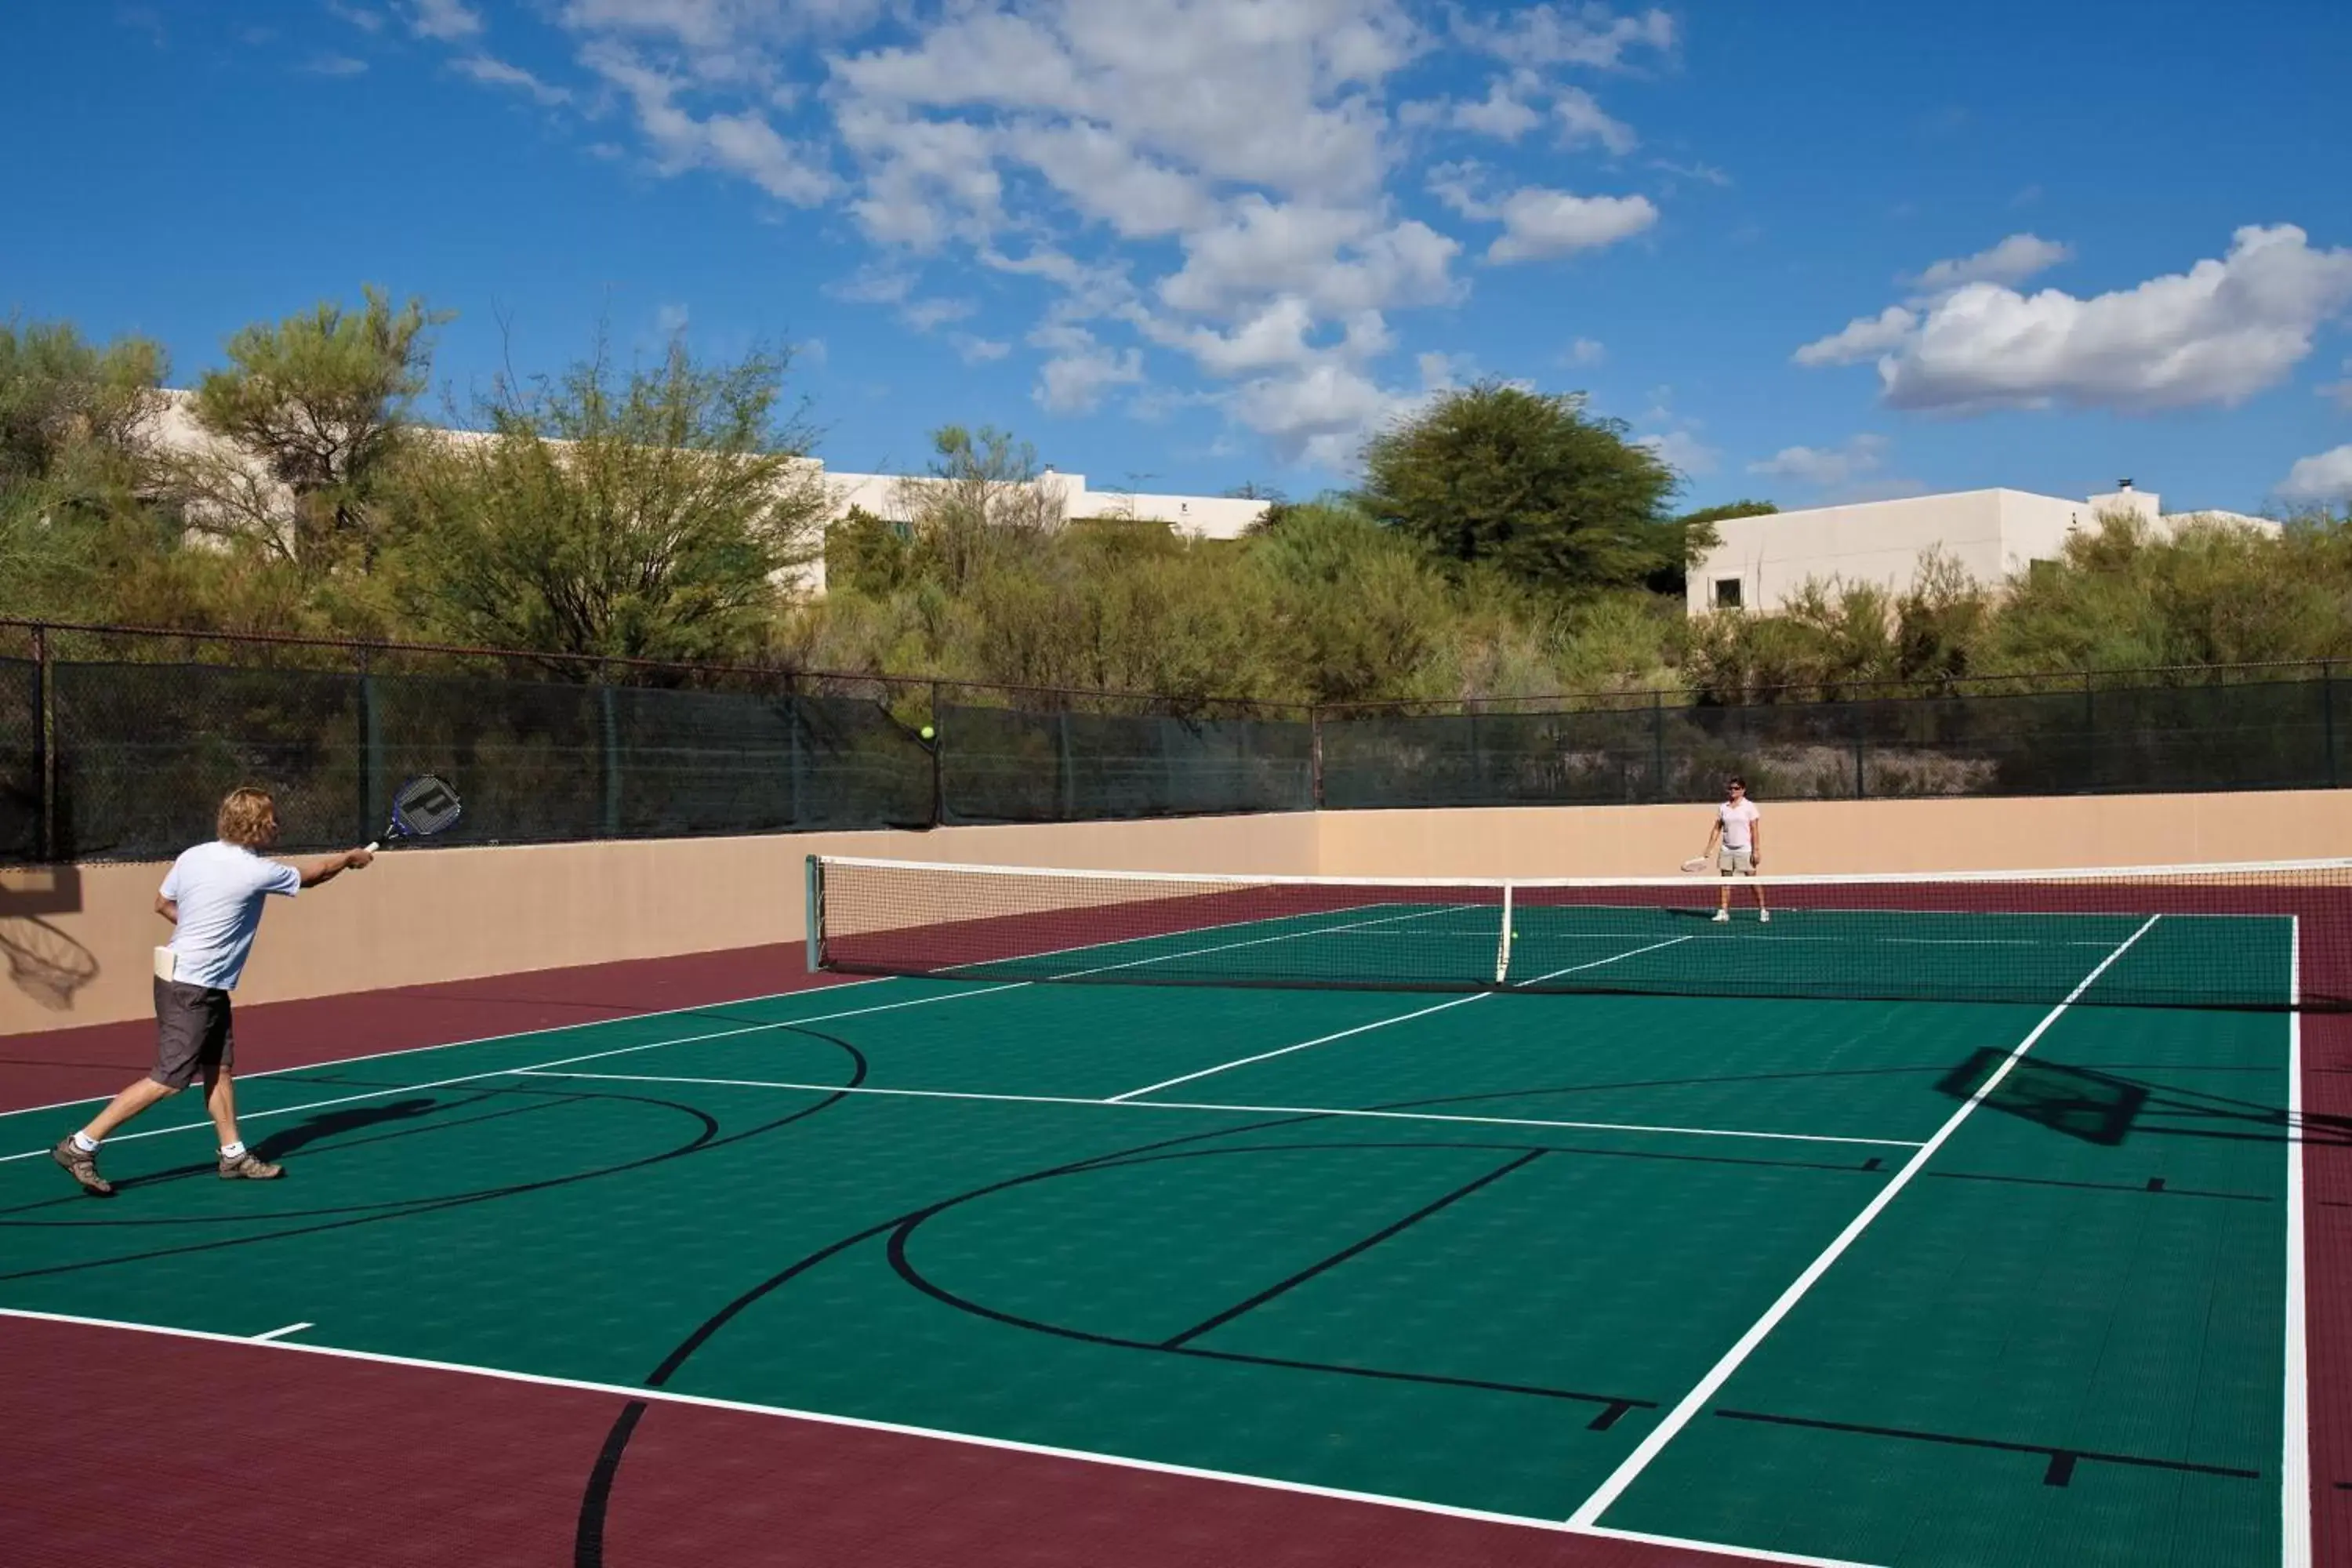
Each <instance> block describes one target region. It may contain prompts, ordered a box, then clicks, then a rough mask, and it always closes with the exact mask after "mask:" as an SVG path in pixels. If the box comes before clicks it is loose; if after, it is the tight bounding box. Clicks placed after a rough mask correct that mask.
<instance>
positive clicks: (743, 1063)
mask: <svg viewBox="0 0 2352 1568" xmlns="http://www.w3.org/2000/svg"><path fill="white" fill-rule="evenodd" d="M1328 918H1330V919H1333V920H1337V919H1339V918H1343V917H1339V916H1333V917H1328ZM1939 918H1940V917H1923V919H1926V920H1927V921H1929V922H1930V924H1932V923H1934V922H1935V921H1937V919H1939ZM1955 918H1958V917H1955ZM2045 923H2046V918H2045ZM1685 929H1686V928H1685ZM1773 929H1774V930H1775V931H1777V930H1778V929H1779V927H1778V924H1777V922H1776V926H1775V928H1773ZM2225 929H2226V934H2225ZM1628 931H1629V934H1628V935H1626V936H1625V937H1624V938H1622V942H1623V950H1624V951H1630V950H1631V949H1633V948H1634V947H1636V946H1639V945H1640V943H1641V940H1642V938H1641V934H1640V933H1639V932H1634V931H1632V930H1631V928H1628ZM1920 933H1921V934H1922V935H1934V934H1935V932H1934V931H1932V930H1929V929H1928V928H1927V926H1922V927H1921V928H1920ZM1243 935H1244V936H1245V935H1246V932H1244V933H1243ZM1220 940H1238V938H1236V937H1235V936H1234V933H1231V932H1225V933H1220ZM1579 940H1580V941H1582V940H1584V938H1583V937H1581V936H1580V938H1579ZM1708 940H1710V941H1714V942H1724V943H1726V944H1730V943H1736V942H1740V941H1743V940H1745V941H1760V940H1764V933H1763V931H1761V930H1760V929H1759V928H1757V927H1755V926H1753V925H1752V924H1748V925H1740V926H1735V927H1734V928H1733V930H1732V931H1731V932H1729V933H1728V934H1727V935H1723V936H1716V935H1713V934H1712V933H1710V936H1709V939H1708ZM1155 941H1161V942H1164V941H1165V939H1155ZM1586 945H1587V946H1588V947H1589V946H1591V943H1590V942H1587V943H1586ZM1682 945H1683V946H1684V947H1686V948H1696V947H1698V945H1699V944H1698V943H1696V942H1689V943H1684V944H1682ZM1923 951H1925V952H1929V953H1931V954H1935V955H1936V956H1933V957H1931V958H1927V959H1921V960H1918V961H1917V962H1921V963H1939V964H1940V963H1949V962H1955V961H1954V960H1951V959H1950V958H1948V956H1945V955H1944V954H1943V952H1942V950H1941V949H1940V948H1937V947H1934V946H1924V947H1923ZM2217 951H2225V952H2227V953H2228V954H2229V955H2230V958H2229V962H2230V963H2231V965H2233V966H2235V967H2236V973H2234V975H2233V977H2232V984H2235V985H2237V986H2239V987H2241V988H2242V990H2243V991H2244V992H2245V993H2247V994H2254V993H2257V992H2259V993H2262V994H2268V995H2270V996H2273V997H2276V998H2279V999H2282V1000H2283V999H2284V997H2285V996H2286V995H2287V994H2288V992H2289V987H2290V985H2291V984H2292V982H2293V977H2292V973H2291V971H2292V965H2293V962H2294V960H2293V953H2294V937H2293V932H2292V922H2291V921H2287V920H2285V919H2278V920H2262V919H2252V918H2237V919H2231V920H2228V921H2206V920H2200V919H2198V918H2195V917H2182V918H2169V917H2168V918H2165V919H2161V920H2157V921H2147V922H2145V923H2143V922H2140V921H2117V920H2116V919H2115V918H2114V917H2111V916H2105V917H2091V916H2086V917H2083V918H2082V919H2081V920H2080V921H2077V922H2074V923H2073V924H2071V925H2068V926H2067V927H2066V928H2065V929H2064V931H2063V932H2062V933H2060V934H2058V935H2056V936H2053V937H2052V938H2051V940H2050V941H2049V942H2047V943H2046V944H2044V945H2042V946H2037V947H2036V948H2035V950H2034V952H2035V953H2036V955H2037V956H2036V957H2035V959H2034V961H2033V962H2035V963H2061V964H2063V967H2064V968H2065V969H2066V970H2067V971H2068V972H2069V973H2071V974H2072V975H2073V977H2074V984H2078V985H2083V984H2084V983H2085V982H2087V985H2085V988H2084V991H2083V993H2082V994H2081V995H2080V997H2079V998H2078V1001H2077V1005H2073V1006H2062V1007H2058V1008H2053V1007H2052V1006H2049V1005H1995V1004H1983V1003H1979V1004H1966V1005H1959V1004H1945V1005H1936V1004H1930V1003H1926V1002H1861V1001H1799V1000H1759V999H1744V1000H1727V999H1709V998H1706V997H1704V996H1686V995H1685V996H1656V995H1540V994H1510V993H1507V992H1506V993H1493V992H1482V993H1473V994H1456V995H1452V996H1439V995H1433V994H1383V993H1379V992H1369V991H1307V990H1282V989H1219V988H1214V987H1200V988H1166V989H1163V988H1150V987H1128V986H1108V985H1092V984H1018V983H1007V982H997V983H991V984H982V983H967V982H947V981H937V980H923V981H917V980H906V979H894V980H885V981H877V982H873V983H869V984H860V985H856V986H845V987H833V988H827V989H822V990H816V991H805V992H800V993H796V994H789V995H783V996H778V997H773V998H769V999H764V1000H759V1001H752V1002H746V1003H740V1004H735V1005H725V1006H719V1007H708V1008H701V1009H697V1010H694V1011H690V1012H685V1013H677V1014H671V1015H666V1016H649V1017H644V1018H637V1019H632V1020H628V1021H624V1022H614V1023H604V1024H597V1025H590V1026H581V1027H577V1028H572V1029H565V1030H560V1031H553V1032H548V1033H541V1034H537V1035H532V1036H529V1037H507V1038H501V1039H493V1040H487V1041H480V1042H475V1043H470V1044H465V1045H457V1046H451V1047H439V1048H433V1049H426V1050H421V1051H414V1052H408V1053H404V1054H401V1055H396V1056H392V1057H384V1058H374V1059H363V1060H355V1061H350V1062H345V1063H341V1064H338V1065H332V1066H326V1067H319V1068H305V1069H300V1070H296V1071H289V1072H285V1073H280V1074H275V1075H269V1076H259V1077H254V1078H250V1079H243V1080H241V1081H240V1091H241V1095H242V1102H243V1105H244V1107H245V1109H246V1110H247V1116H248V1119H249V1120H251V1121H252V1124H253V1126H252V1132H251V1134H250V1136H253V1137H255V1138H256V1140H257V1142H261V1143H262V1145H263V1147H264V1150H265V1152H269V1153H272V1154H273V1155H275V1156H278V1157H282V1158H284V1159H285V1160H286V1161H287V1163H288V1164H289V1178H288V1179H287V1180H285V1181H283V1182H279V1183H276V1184H268V1185H259V1184H230V1183H223V1182H219V1181H216V1180H215V1179H214V1178H213V1175H212V1173H211V1166H210V1163H209V1158H210V1149H209V1144H208V1141H207V1140H206V1139H205V1136H204V1135H203V1134H202V1133H201V1132H200V1131H194V1130H193V1129H190V1128H188V1127H186V1126H185V1123H186V1122H187V1121H188V1114H187V1113H188V1110H192V1109H193V1108H192V1107H185V1108H184V1107H182V1106H178V1105H175V1106H173V1107H169V1108H166V1109H165V1110H163V1111H159V1112H158V1113H156V1118H155V1124H154V1126H153V1127H148V1126H142V1127H141V1128H140V1129H138V1131H139V1132H140V1133H141V1134H142V1135H140V1136H136V1137H126V1138H122V1139H119V1140H117V1141H114V1142H110V1143H109V1144H108V1146H107V1151H106V1161H107V1166H108V1170H109V1173H110V1175H111V1176H112V1177H113V1178H114V1179H115V1180H116V1181H117V1182H118V1183H120V1184H121V1185H122V1187H123V1189H124V1190H123V1191H122V1193H121V1194H120V1195H119V1196H118V1197H117V1198H116V1199H114V1200H113V1201H112V1202H110V1203H103V1204H101V1203H98V1202H94V1201H91V1200H88V1199H85V1198H83V1197H81V1196H80V1195H79V1194H77V1193H75V1192H74V1191H73V1190H72V1188H71V1186H70V1184H68V1182H67V1180H66V1178H65V1177H64V1176H63V1175H62V1174H61V1173H59V1172H58V1171H57V1170H55V1169H54V1168H52V1167H51V1166H50V1164H49V1163H48V1162H47V1156H46V1150H47V1145H48V1144H49V1143H51V1142H54V1141H55V1140H56V1138H57V1137H58V1135H59V1133H60V1132H62V1131H66V1130H67V1129H68V1127H69V1126H70V1125H71V1123H72V1122H73V1121H74V1120H75V1115H76V1113H74V1112H71V1111H67V1110H47V1111H37V1112H20V1113H17V1114H16V1115H13V1116H8V1117H5V1118H0V1133H5V1141H0V1156H8V1157H9V1158H8V1159H7V1160H6V1163H0V1307H5V1308H10V1309H16V1310H32V1311H46V1312H56V1313H64V1314H71V1315H78V1316H82V1317H89V1318H99V1319H107V1320H113V1321H130V1322H137V1323H146V1324H157V1325H169V1326H173V1327H177V1328H185V1329H194V1330H200V1331H212V1332H217V1333H224V1334H230V1335H238V1336H252V1335H259V1334H265V1333H269V1332H271V1331H278V1330H280V1329H283V1328H284V1327H285V1326H286V1325H289V1324H294V1323H300V1324H305V1325H309V1326H308V1327H305V1328H303V1329H301V1330H299V1340H300V1342H303V1343H307V1344H315V1345H325V1346H333V1347H340V1348H343V1349H348V1350H354V1351H361V1352H379V1353H385V1354H393V1355H399V1356H405V1357H415V1358H422V1359H425V1360H429V1361H436V1362H446V1363H459V1364H463V1365H467V1366H473V1367H481V1368H492V1369H499V1370H502V1371H509V1372H522V1373H537V1374H543V1375H550V1376H556V1377H563V1378H572V1379H582V1380H587V1381H591V1382H595V1383H600V1384H614V1385H621V1386H625V1387H636V1386H641V1385H645V1384H648V1383H649V1382H650V1383H652V1384H657V1385H659V1386H661V1387H663V1388H666V1389H667V1390H669V1391H672V1392H675V1393H680V1394H696V1395H708V1396H713V1397H719V1398H724V1399H728V1400H734V1401H741V1402H746V1403H751V1404H755V1405H771V1406H776V1407H783V1408H792V1409H801V1410H811V1411H818V1412H824V1413H829V1414H833V1415H846V1416H853V1417H861V1418H868V1419H874V1420H880V1421H887V1422H891V1423H898V1424H903V1425H907V1426H917V1427H923V1428H929V1429H933V1430H938V1431H943V1432H948V1433H957V1434H971V1435H979V1436H989V1437H994V1438H1003V1439H1013V1440H1018V1441H1022V1442H1028V1443H1035V1444H1043V1445H1049V1446H1052V1447H1059V1448H1066V1449H1076V1450H1083V1451H1087V1452H1092V1453H1097V1454H1101V1455H1106V1456H1113V1457H1118V1458H1130V1459H1141V1460H1148V1461H1155V1462H1160V1463H1167V1464H1176V1465H1183V1466H1191V1467H1198V1468H1205V1469H1209V1470H1213V1471H1219V1472H1224V1473H1229V1474H1234V1475H1240V1476H1245V1477H1252V1478H1260V1479H1269V1480H1275V1481H1281V1482H1289V1483H1302V1484H1307V1485H1312V1486H1317V1487H1326V1488H1338V1489H1348V1490H1351V1491H1357V1492H1365V1493H1373V1494H1378V1495H1381V1496H1384V1497H1390V1498H1395V1499H1400V1500H1409V1501H1412V1502H1417V1503H1423V1504H1438V1505H1444V1506H1448V1507H1454V1508H1460V1509H1470V1510H1485V1511H1489V1512H1494V1513H1500V1514H1507V1515H1512V1516H1517V1517H1520V1518H1525V1519H1529V1520H1538V1521H1548V1522H1551V1523H1554V1524H1557V1523H1558V1522H1559V1521H1570V1520H1574V1521H1576V1522H1577V1523H1578V1525H1579V1526H1580V1527H1585V1528H1592V1529H1598V1530H1601V1531H1639V1532H1643V1533H1645V1534H1651V1535H1656V1536H1664V1537H1673V1538H1678V1539H1685V1540H1693V1541H1699V1542H1717V1543H1723V1544H1726V1545H1729V1546H1733V1547H1738V1548H1746V1549H1750V1550H1757V1551H1769V1552H1782V1553H1791V1554H1797V1555H1799V1556H1801V1557H1808V1558H1817V1559H1829V1560H1835V1561H1843V1562H1857V1563H1889V1564H1894V1563H1900V1564H1937V1565H1943V1564H1949V1565H1954V1568H1958V1565H1961V1564H2000V1563H2117V1564H2122V1563H2130V1564H2184V1565H2185V1564H2221V1563H2230V1564H2240V1563H2260V1562H2273V1563H2274V1562H2277V1561H2279V1560H2280V1557H2281V1553H2282V1550H2283V1540H2282V1514H2283V1489H2284V1488H2286V1487H2289V1486H2291V1485H2292V1484H2293V1483H2294V1479H2295V1478H2294V1477H2293V1476H2291V1475H2288V1474H2284V1473H2283V1469H2284V1467H2283V1464H2282V1454H2283V1452H2284V1451H2285V1450H2286V1447H2287V1446H2288V1445H2289V1444H2290V1443H2292V1442H2295V1441H2299V1440H2300V1435H2299V1433H2298V1432H2297V1431H2296V1430H2295V1428H2296V1426H2297V1423H2298V1422H2299V1421H2300V1419H2301V1417H2300V1414H2299V1409H2300V1406H2299V1399H2297V1398H2292V1397H2290V1394H2289V1389H2288V1369H2287V1365H2286V1357H2285V1349H2284V1347H2285V1343H2286V1323H2287V1321H2288V1312H2289V1310H2290V1296H2291V1294H2292V1293H2293V1292H2294V1291H2295V1290H2297V1289H2299V1288H2300V1287H2299V1283H2298V1282H2297V1281H2296V1280H2294V1279H2291V1278H2290V1274H2289V1269H2288V1266H2287V1260H2288V1225H2289V1214H2288V1200H2289V1196H2290V1190H2289V1179H2290V1178H2289V1148H2290V1146H2289V1144H2288V1143H2287V1142H2286V1141H2285V1118H2286V1116H2287V1114H2288V1111H2289V1109H2290V1093H2291V1075H2290V1064H2291V1060H2292V1053H2293V1050H2294V1028H2295V1025H2294V1017H2293V1016H2292V1015H2289V1014H2285V1013H2282V1012H2278V1011H2269V1012H2257V1011H2228V1010H2189V1009H2156V1008H2133V1007H2117V1006H2100V1005H2086V1004H2094V1003H2096V1002H2098V1001H2099V1000H2100V993H2101V988H2102V987H2107V986H2113V987H2118V988H2123V989H2126V990H2128V989H2130V988H2132V987H2134V986H2135V985H2141V984H2148V983H2150V982H2151V981H2152V980H2153V979H2155V978H2157V977H2160V976H2162V975H2164V974H2166V973H2171V972H2177V971H2179V969H2181V968H2182V967H2184V966H2203V967H2205V968H2208V969H2210V967H2211V966H2212V965H2213V964H2214V963H2215V962H2216V961H2215V957H2214V954H2215V952H2217ZM1109 953H1110V957H1111V958H1112V959H1115V958H1116V956H1117V949H1112V950H1109ZM2053 953H2055V954H2056V955H2058V956H2056V957H2053V956H2052V954H2053ZM1733 956H1734V955H1731V954H1728V953H1717V952H1707V953H1706V957H1705V962H1706V963H1722V962H1729V961H1731V959H1732V957H1733ZM1738 956H1739V957H1740V959H1741V961H1743V962H1744V961H1746V959H1748V958H1751V957H1752V956H1753V955H1738ZM1887 962H1892V963H1900V962H1906V960H1904V959H1902V958H1900V957H1895V958H1890V959H1889V960H1887ZM1997 1075H1998V1076H1999V1081H1998V1082H1997V1083H1993V1081H1992V1080H1993V1079H1995V1078H1996V1076H1997ZM1989 1083H1990V1084H1991V1085H1992V1087H1991V1088H1990V1091H1989V1092H1988V1091H1987V1086H1988V1084H1989ZM165 1126H172V1127H176V1128H178V1129H179V1130H178V1131H158V1129H160V1128H163V1127H165Z"/></svg>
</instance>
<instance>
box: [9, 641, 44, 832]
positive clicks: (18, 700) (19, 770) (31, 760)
mask: <svg viewBox="0 0 2352 1568" xmlns="http://www.w3.org/2000/svg"><path fill="white" fill-rule="evenodd" d="M41 850H42V844H41V667H40V666H39V665H38V664H37V663H36V662H35V661H33V660H32V659H29V658H25V659H17V658H0V861H8V860H32V859H36V858H38V857H39V856H40V853H41Z"/></svg>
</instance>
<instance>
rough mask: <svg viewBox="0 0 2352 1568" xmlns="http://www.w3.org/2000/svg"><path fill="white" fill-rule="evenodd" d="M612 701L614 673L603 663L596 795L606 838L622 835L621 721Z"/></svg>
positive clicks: (599, 675)
mask: <svg viewBox="0 0 2352 1568" xmlns="http://www.w3.org/2000/svg"><path fill="white" fill-rule="evenodd" d="M615 706H616V705H615V703H614V698H613V671H612V668H611V667H610V666H608V665H606V664H604V663H602V662H599V663H598V664H597V666H596V727H597V730H598V731H599V733H600V735H601V738H602V742H603V743H602V745H601V746H600V747H599V748H598V750H599V753H600V755H601V756H602V758H603V763H604V766H603V773H604V778H603V780H602V781H601V782H602V784H603V788H602V789H601V791H600V792H599V795H600V798H601V800H602V802H603V806H604V809H603V810H602V812H601V813H600V814H599V816H600V821H599V823H598V830H599V831H600V832H602V833H603V834H604V837H607V838H618V837H620V836H621V721H620V715H619V713H618V712H617V711H615Z"/></svg>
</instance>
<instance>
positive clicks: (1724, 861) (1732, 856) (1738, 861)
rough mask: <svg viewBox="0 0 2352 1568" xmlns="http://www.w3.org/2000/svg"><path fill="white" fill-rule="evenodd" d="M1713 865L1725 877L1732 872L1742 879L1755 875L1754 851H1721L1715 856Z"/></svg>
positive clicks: (1727, 849)
mask: <svg viewBox="0 0 2352 1568" xmlns="http://www.w3.org/2000/svg"><path fill="white" fill-rule="evenodd" d="M1715 863H1716V866H1717V869H1719V870H1721V871H1722V873H1723V874H1724V875H1725V876H1727V877H1728V876H1730V875H1732V874H1733V873H1734V872H1737V873H1738V875H1740V876H1743V877H1753V876H1754V875H1756V851H1755V850H1753V849H1730V848H1726V849H1723V850H1721V851H1719V852H1718V853H1717V855H1716V858H1715Z"/></svg>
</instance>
